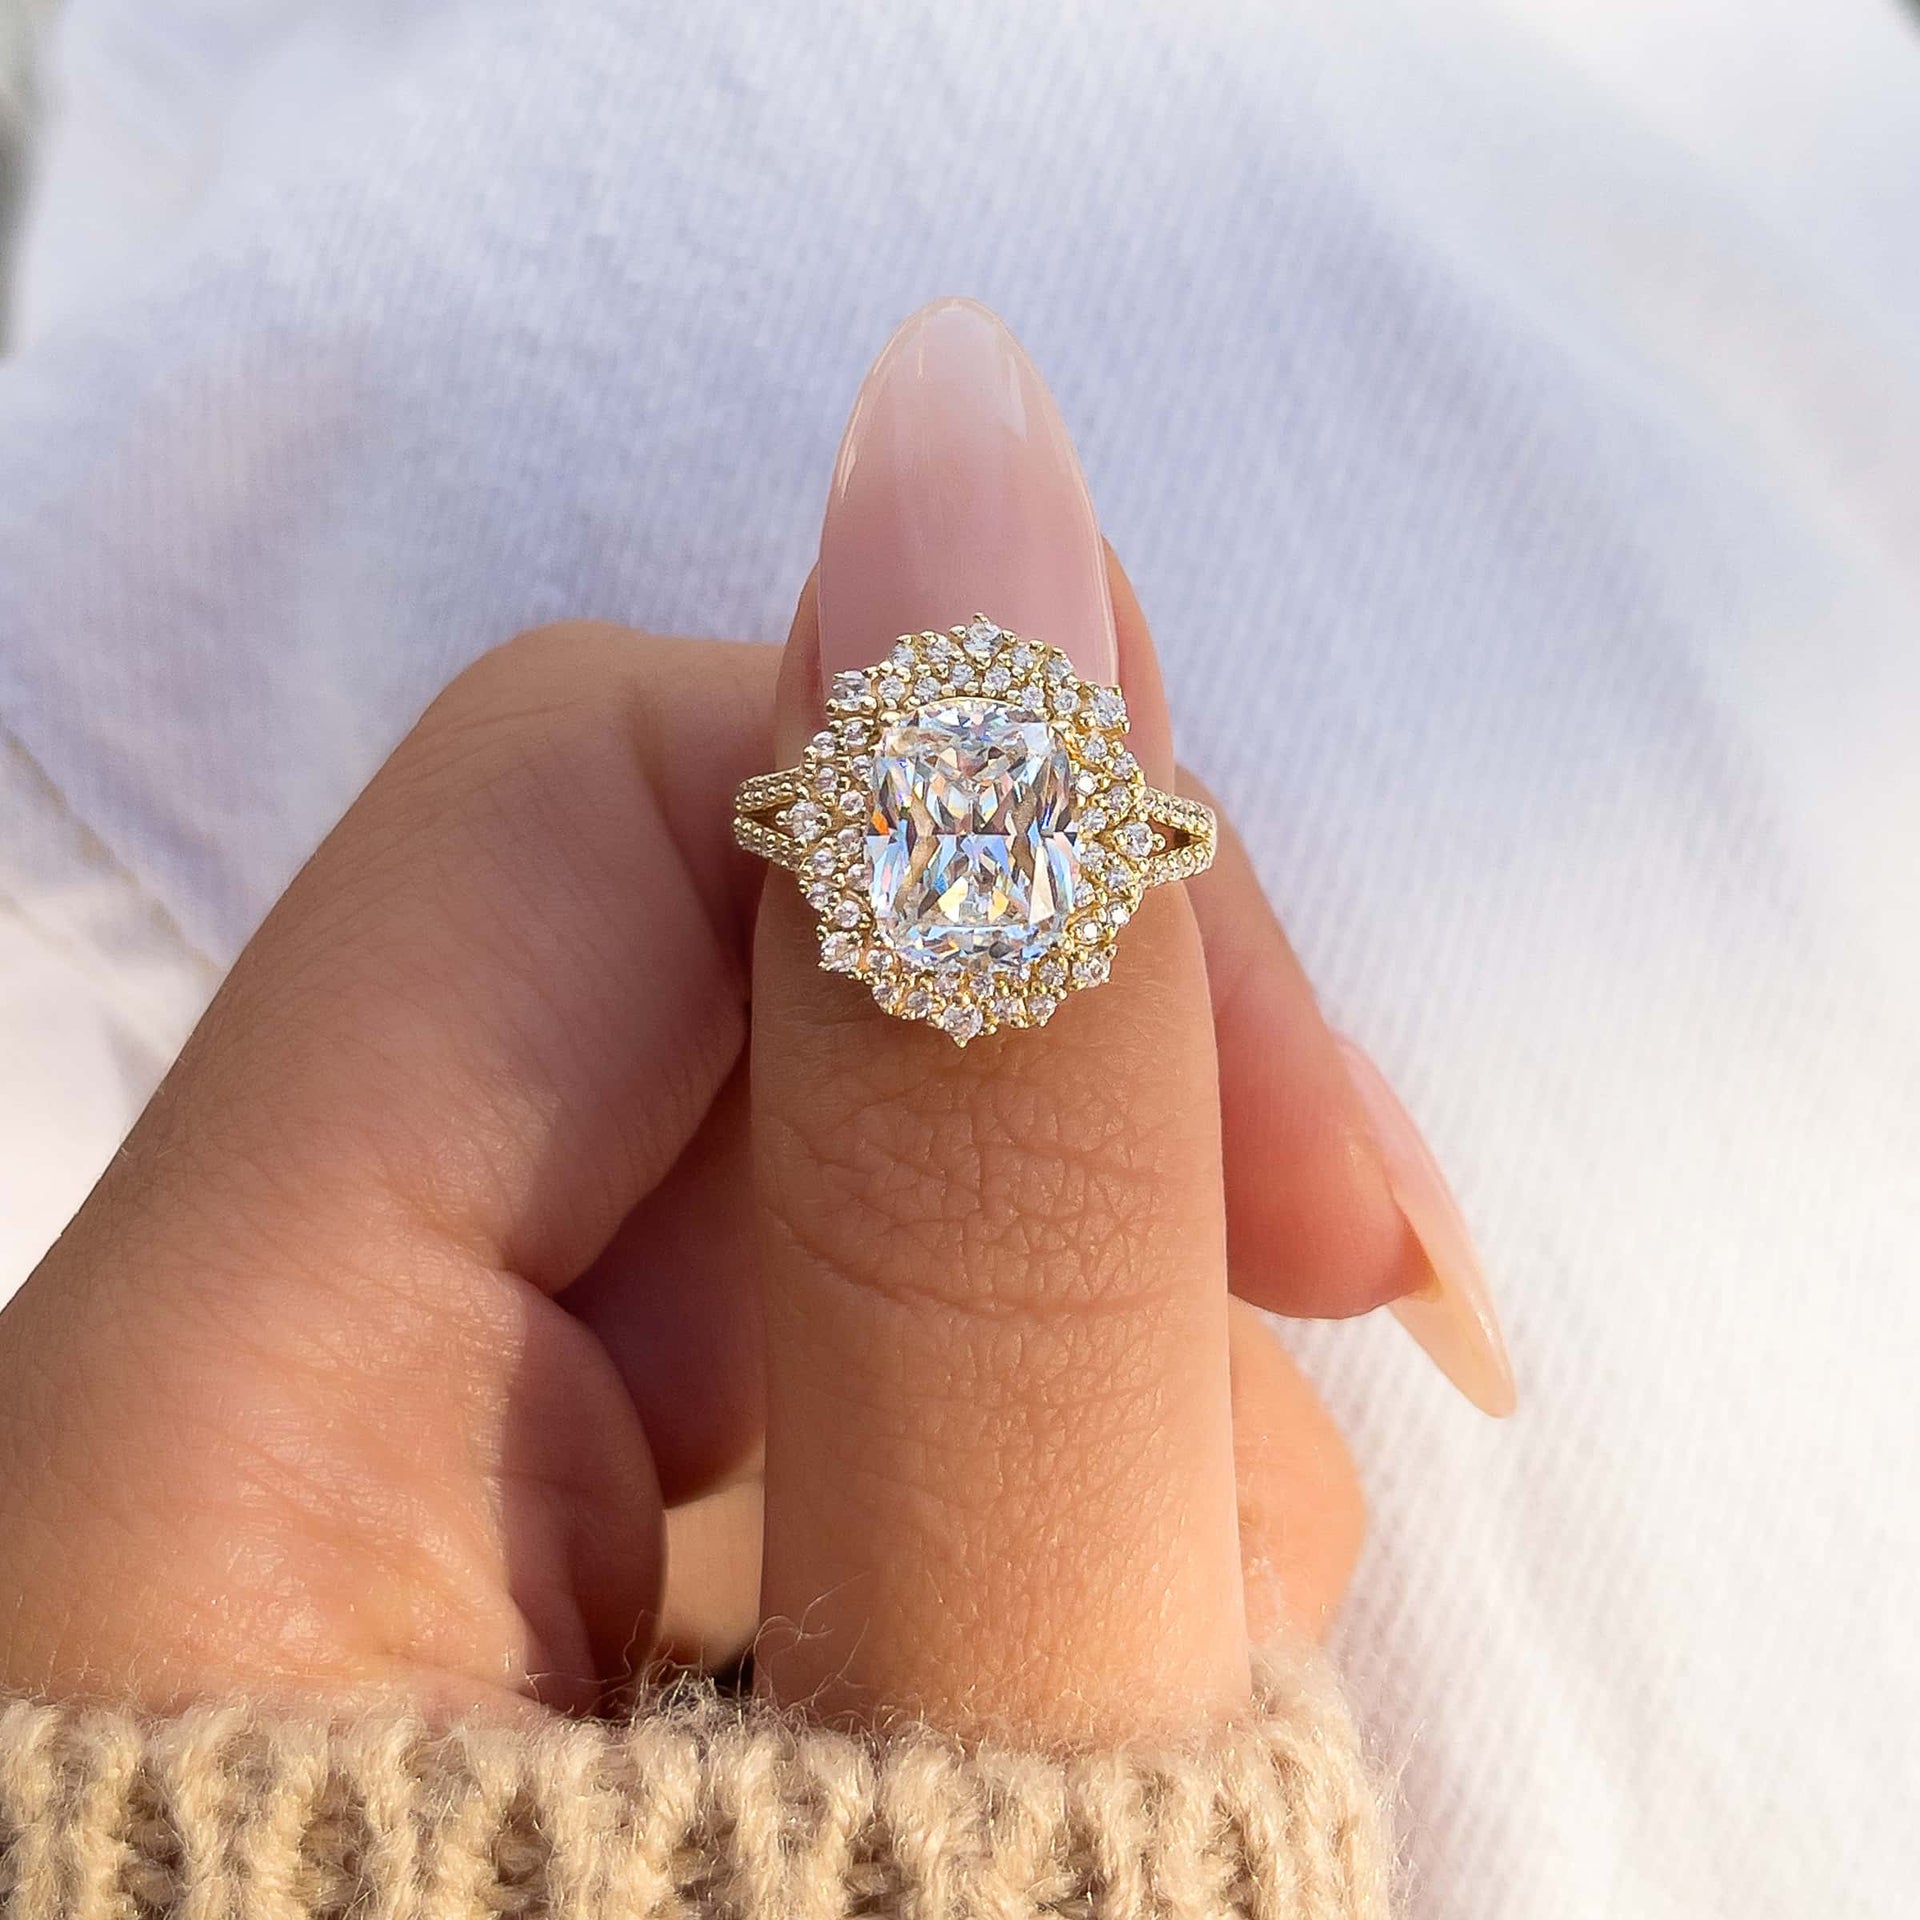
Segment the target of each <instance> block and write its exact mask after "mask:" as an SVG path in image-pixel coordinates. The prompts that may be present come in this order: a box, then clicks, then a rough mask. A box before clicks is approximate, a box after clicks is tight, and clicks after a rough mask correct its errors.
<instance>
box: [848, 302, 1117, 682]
mask: <svg viewBox="0 0 1920 1920" xmlns="http://www.w3.org/2000/svg"><path fill="white" fill-rule="evenodd" d="M819 593H820V664H821V668H822V670H823V671H824V672H825V673H828V674H832V673H835V672H837V671H839V670H840V669H842V668H846V667H864V666H869V665H871V664H872V662H874V661H875V660H878V659H879V658H880V657H881V656H882V655H883V654H884V653H885V652H886V651H887V649H888V648H889V647H890V646H891V645H892V644H893V642H894V641H895V639H896V638H898V636H899V635H901V634H903V633H916V632H920V631H923V630H924V629H927V628H939V627H950V626H954V625H958V624H962V623H964V622H966V621H968V620H970V619H972V617H973V616H974V615H975V614H976V613H985V614H987V615H988V616H989V617H990V618H992V619H994V620H996V621H997V622H999V624H1000V625H1001V626H1003V627H1007V628H1010V629H1011V630H1013V631H1014V632H1016V633H1020V634H1024V635H1026V636H1028V637H1030V638H1032V639H1036V640H1044V641H1046V642H1047V643H1048V644H1049V645H1052V646H1056V647H1059V648H1060V649H1062V651H1063V652H1065V653H1066V655H1067V657H1068V658H1069V659H1070V660H1072V662H1073V664H1074V666H1075V668H1076V669H1077V670H1078V671H1079V672H1080V673H1081V675H1082V676H1083V677H1084V678H1086V679H1089V680H1093V681H1098V682H1101V683H1103V684H1108V685H1111V684H1112V683H1113V682H1114V681H1116V680H1117V679H1118V678H1119V647H1118V645H1117V643H1116V641H1115V638H1114V625H1113V605H1112V602H1111V600H1110V599H1109V597H1108V593H1107V567H1106V553H1105V549H1104V548H1103V547H1102V545H1101V540H1100V527H1099V522H1098V521H1097V520H1096V519H1095V517H1094V511H1093V500H1092V496H1091V495H1090V494H1089V493H1088V491H1087V483H1086V479H1085V476H1084V475H1083V474H1082V473H1081V470H1080V460H1079V456H1078V455H1077V454H1076V453H1075V452H1074V448H1073V440H1072V438H1071V436H1070V435H1069V434H1068V432H1067V428H1066V423H1065V422H1064V421H1063V420H1062V419H1061V417H1060V409H1059V408H1058V407H1057V406H1056V405H1055V404H1054V400H1053V396H1052V395H1051V394H1050V393H1049V392H1048V391H1047V385H1046V382H1045V381H1044V380H1042V379H1041V378H1040V374H1039V372H1038V370H1037V369H1036V368H1035V366H1034V364H1033V362H1032V361H1031V360H1030V359H1029V358H1028V357H1027V355H1026V352H1025V350H1024V349H1023V348H1022V347H1021V345H1020V343H1019V341H1017V340H1016V339H1015V338H1014V337H1013V335H1012V334H1011V333H1010V332H1008V330H1007V328H1006V326H1005V324H1004V323H1003V322H1002V321H1001V320H1000V319H999V317H998V316H997V315H995V314H993V313H991V312H989V311H988V310H987V308H985V307H983V306H981V305H980V304H979V303H978V302H977V301H973V300H957V299H955V300H936V301H934V302H933V304H932V305H930V306H925V307H922V308H921V309H920V311H919V312H918V313H916V314H913V315H912V316H911V317H910V318H909V319H908V320H907V321H906V322H905V323H904V324H903V325H902V326H901V327H900V328H899V330H898V331H897V332H896V333H895V334H894V336H893V338H892V339H891V340H889V341H888V342H887V344H886V346H885V347H884V348H883V349H882V351H881V354H880V357H879V358H878V359H877V360H876V361H875V362H874V363H873V368H872V370H871V371H870V372H869V373H868V375H867V377H866V379H865V381H864V382H863V383H862V385H861V388H860V392H859V395H858V397H857V398H856V400H855V401H854V406H853V414H852V417H851V418H850V419H849V420H848V422H847V430H846V435H845V437H844V438H843V440H842V441H841V443H840V457H839V459H838V461H837V462H836V463H835V466H834V474H833V488H832V492H831V494H830V495H829V497H828V501H827V512H826V519H825V523H824V524H823V526H822V528H821V533H820V579H819Z"/></svg>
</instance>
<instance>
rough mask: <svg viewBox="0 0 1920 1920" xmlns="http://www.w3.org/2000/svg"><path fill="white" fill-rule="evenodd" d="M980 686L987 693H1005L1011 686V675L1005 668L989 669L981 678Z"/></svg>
mask: <svg viewBox="0 0 1920 1920" xmlns="http://www.w3.org/2000/svg"><path fill="white" fill-rule="evenodd" d="M980 684H981V685H982V686H983V687H985V688H986V690H987V691H988V692H989V693H1005V692H1006V690H1007V689H1008V688H1009V687H1010V686H1012V685H1013V675H1012V674H1010V673H1009V672H1008V671H1007V670H1006V668H1005V667H989V668H988V669H987V670H986V673H985V674H984V675H983V676H982V677H981V681H980Z"/></svg>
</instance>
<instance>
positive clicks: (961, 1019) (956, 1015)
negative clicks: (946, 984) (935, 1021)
mask: <svg viewBox="0 0 1920 1920" xmlns="http://www.w3.org/2000/svg"><path fill="white" fill-rule="evenodd" d="M940 1025H941V1027H942V1028H943V1029H944V1030H945V1031H946V1032H948V1033H950V1034H952V1035H953V1037H954V1038H955V1039H956V1040H971V1039H972V1038H973V1036H974V1035H975V1034H976V1033H978V1032H979V1031H980V1029H981V1027H982V1026H983V1025H985V1022H984V1021H983V1020H982V1019H981V1017H980V1009H979V1008H978V1007H967V1006H951V1007H947V1008H945V1009H944V1010H943V1011H942V1012H941V1015H940Z"/></svg>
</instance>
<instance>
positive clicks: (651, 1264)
mask: <svg viewBox="0 0 1920 1920" xmlns="http://www.w3.org/2000/svg"><path fill="white" fill-rule="evenodd" d="M752 1179H753V1176H752V1170H751V1166H750V1159H749V1144H748V1138H747V1074H746V1061H745V1059H744V1057H743V1058H742V1060H741V1062H740V1064H739V1065H738V1066H737V1067H736V1069H735V1071H734V1074H733V1076H732V1078H731V1079H730V1080H729V1081H728V1082H727V1084H726V1086H725V1087H723V1088H722V1089H721V1091H720V1094H719V1097H718V1098H717V1099H716V1100H715V1102H714V1104H713V1107H712V1109H711V1110H710V1111H709V1112H708V1114H707V1117H706V1120H705V1122H704V1123H703V1124H702V1126H701V1128H700V1131H699V1133H698V1134H697V1135H695V1137H694V1139H693V1140H692V1141H691V1142H690V1143H689V1145H688V1146H687V1149H686V1151H685V1152H684V1153H682V1155H681V1156H680V1158H679V1160H678V1161H676V1162H675V1164H674V1166H673V1169H672V1170H671V1172H669V1173H668V1175H667V1176H666V1178H665V1179H664V1180H663V1181H662V1182H661V1184H660V1185H659V1187H658V1188H656V1189H655V1190H654V1191H653V1192H652V1193H650V1194H649V1195H648V1196H647V1197H646V1199H644V1200H643V1201H642V1202H641V1203H640V1205H639V1206H637V1207H636V1208H635V1209H634V1210H633V1212H632V1213H631V1214H629V1215H628V1217H627V1218H626V1220H625V1221H624V1222H622V1224H621V1227H620V1230H619V1232H618V1233H616V1234H615V1235H614V1238H613V1240H612V1241H611V1243H610V1244H609V1245H608V1246H607V1248H606V1250H605V1251H604V1252H603V1253H602V1254H601V1255H600V1257H599V1258H598V1259H597V1260H595V1262H594V1263H593V1265H592V1266H591V1267H590V1268H589V1269H588V1270H587V1272H586V1273H585V1274H583V1275H582V1276H581V1278H580V1279H579V1280H578V1281H576V1282H575V1283H574V1285H572V1286H571V1287H569V1288H568V1289H567V1290H566V1292H565V1293H564V1294H562V1295H561V1296H560V1298H561V1304H562V1305H563V1306H565V1308H566V1309H567V1311H568V1312H569V1313H571V1314H573V1315H574V1316H575V1317H576V1318H577V1319H579V1320H580V1321H581V1322H582V1323H583V1324H584V1325H585V1326H588V1327H590V1328H591V1329H592V1330H593V1332H594V1333H595V1335H597V1336H598V1338H599V1340H600V1343H601V1345H602V1346H603V1347H605V1348H606V1350H607V1354H608V1357H609V1358H610V1359H611V1360H612V1362H613V1364H614V1367H615V1369H616V1370H617V1371H618V1373H619V1375H620V1378H621V1380H622V1381H623V1382H624V1383H625V1385H626V1389H627V1392H628V1393H629V1394H630V1395H632V1397H633V1404H634V1407H635V1410H636V1411H637V1412H638V1413H639V1415H640V1420H641V1424H642V1425H643V1426H644V1427H645V1428H646V1430H647V1440H648V1443H649V1444H650V1445H651V1447H652V1449H653V1459H654V1466H655V1469H656V1471H657V1472H658V1473H659V1476H660V1492H661V1497H662V1498H663V1499H665V1501H666V1502H667V1504H668V1506H669V1507H676V1506H678V1505H680V1504H681V1503H682V1502H684V1501H689V1500H693V1499H696V1498H698V1497H699V1496H701V1495H703V1494H707V1493H710V1492H711V1491H713V1490H714V1489H715V1488H716V1487H719V1486H721V1485H723V1484H725V1483H726V1482H728V1481H731V1480H732V1479H734V1478H735V1477H736V1476H737V1475H738V1474H739V1473H740V1471H741V1470H742V1468H743V1466H744V1465H745V1463H746V1462H747V1461H748V1460H749V1459H752V1458H754V1457H756V1456H757V1455H758V1452H759V1449H760V1442H761V1436H762V1434H763V1433H764V1432H765V1429H766V1403H767V1384H766V1330H765V1327H764V1326H763V1324H762V1320H761V1305H760V1274H759V1266H758V1256H757V1254H756V1251H755V1248H754V1240H753V1210H752V1208H751V1206H750V1205H749V1204H748V1202H747V1195H748V1193H749V1191H750V1189H751V1186H752Z"/></svg>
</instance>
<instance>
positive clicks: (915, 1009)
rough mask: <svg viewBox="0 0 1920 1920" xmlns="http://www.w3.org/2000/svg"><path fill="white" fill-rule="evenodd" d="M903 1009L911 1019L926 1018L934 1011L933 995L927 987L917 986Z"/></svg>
mask: <svg viewBox="0 0 1920 1920" xmlns="http://www.w3.org/2000/svg"><path fill="white" fill-rule="evenodd" d="M901 1011H902V1012H903V1013H904V1014H905V1015H906V1016H907V1018H908V1019H909V1020H924V1019H925V1018H926V1017H927V1015H928V1014H930V1013H931V1012H932V1011H933V995H932V994H930V993H929V992H928V991H927V990H926V988H925V987H915V988H914V990H913V991H912V992H911V993H910V994H908V995H907V1000H906V1005H905V1006H904V1007H903V1008H902V1009H901Z"/></svg>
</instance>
